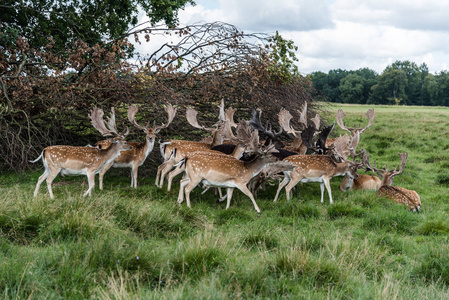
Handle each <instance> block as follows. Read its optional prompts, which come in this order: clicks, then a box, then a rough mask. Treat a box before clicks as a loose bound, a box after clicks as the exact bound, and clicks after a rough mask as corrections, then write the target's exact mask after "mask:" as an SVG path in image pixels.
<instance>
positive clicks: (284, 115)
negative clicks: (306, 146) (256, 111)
mask: <svg viewBox="0 0 449 300" xmlns="http://www.w3.org/2000/svg"><path fill="white" fill-rule="evenodd" d="M292 118H293V116H292V115H291V114H290V112H289V111H288V110H286V109H285V108H281V110H280V112H279V114H278V120H279V125H281V127H282V129H284V131H285V132H287V133H289V134H292V135H293V136H294V137H298V136H299V135H300V134H301V131H296V130H294V129H293V127H291V125H290V120H291V119H292Z"/></svg>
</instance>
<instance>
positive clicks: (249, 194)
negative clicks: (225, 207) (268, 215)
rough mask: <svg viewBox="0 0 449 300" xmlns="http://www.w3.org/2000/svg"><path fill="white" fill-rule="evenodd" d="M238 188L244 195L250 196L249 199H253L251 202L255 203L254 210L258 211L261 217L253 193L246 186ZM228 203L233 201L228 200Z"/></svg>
mask: <svg viewBox="0 0 449 300" xmlns="http://www.w3.org/2000/svg"><path fill="white" fill-rule="evenodd" d="M237 188H238V189H239V190H241V191H242V193H243V194H245V195H246V196H248V197H249V199H251V202H252V203H253V205H254V208H255V209H256V211H257V213H258V214H259V215H260V209H259V206H257V203H256V200H255V199H254V196H253V194H251V191H250V190H249V189H248V187H247V186H246V185H245V184H239V185H237ZM228 201H231V200H228Z"/></svg>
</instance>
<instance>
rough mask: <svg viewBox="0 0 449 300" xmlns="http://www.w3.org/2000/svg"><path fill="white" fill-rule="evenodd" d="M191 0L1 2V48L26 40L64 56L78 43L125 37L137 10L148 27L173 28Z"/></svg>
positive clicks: (42, 0) (36, 48) (35, 47)
mask: <svg viewBox="0 0 449 300" xmlns="http://www.w3.org/2000/svg"><path fill="white" fill-rule="evenodd" d="M187 3H190V4H195V2H194V1H193V0H151V1H150V0H103V1H97V0H72V1H65V0H52V1H50V0H2V1H1V2H0V8H1V9H0V22H1V26H2V27H1V34H0V44H2V45H7V46H8V47H14V43H15V41H16V40H17V38H19V36H20V37H21V38H23V39H26V40H27V42H28V44H29V46H30V47H31V48H32V49H35V50H43V49H44V48H45V47H46V46H47V44H48V42H49V40H51V41H52V48H51V49H48V48H47V49H45V50H46V51H51V52H54V53H55V52H56V53H59V54H63V53H65V52H66V49H68V48H70V47H72V46H73V45H74V43H75V42H76V41H78V40H81V41H83V42H84V43H86V44H87V45H89V46H93V45H95V44H97V43H101V42H103V41H105V40H116V39H120V38H121V37H122V36H124V35H126V34H127V32H128V31H129V30H130V29H131V28H132V27H133V26H135V25H136V24H137V22H138V20H137V16H138V13H139V8H142V9H143V11H144V12H145V13H146V14H147V15H148V16H149V18H150V20H151V23H152V24H155V23H157V22H160V21H164V22H165V23H166V24H167V25H168V26H174V25H176V23H177V21H178V18H177V11H178V10H179V9H182V8H184V6H185V5H186V4H187Z"/></svg>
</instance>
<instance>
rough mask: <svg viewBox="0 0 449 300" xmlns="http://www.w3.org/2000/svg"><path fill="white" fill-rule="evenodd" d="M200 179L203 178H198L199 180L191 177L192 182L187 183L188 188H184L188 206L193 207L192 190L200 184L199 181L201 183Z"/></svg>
mask: <svg viewBox="0 0 449 300" xmlns="http://www.w3.org/2000/svg"><path fill="white" fill-rule="evenodd" d="M200 181H201V179H197V180H192V179H190V182H189V183H188V184H187V186H186V188H185V189H184V193H185V196H186V202H187V207H192V206H190V192H191V191H192V190H193V189H194V188H195V187H196V186H197V185H198V183H200Z"/></svg>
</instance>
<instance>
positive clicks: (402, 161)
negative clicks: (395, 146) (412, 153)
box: [391, 152, 408, 176]
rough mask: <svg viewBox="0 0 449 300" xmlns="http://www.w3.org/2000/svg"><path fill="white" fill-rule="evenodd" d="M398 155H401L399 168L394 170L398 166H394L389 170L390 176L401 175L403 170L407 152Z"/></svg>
mask: <svg viewBox="0 0 449 300" xmlns="http://www.w3.org/2000/svg"><path fill="white" fill-rule="evenodd" d="M398 155H399V156H400V157H401V167H400V168H399V171H396V169H397V168H398V167H399V166H396V168H395V169H394V170H393V171H392V172H391V176H396V175H401V174H402V171H403V170H404V166H405V163H406V162H407V157H408V152H405V153H398Z"/></svg>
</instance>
